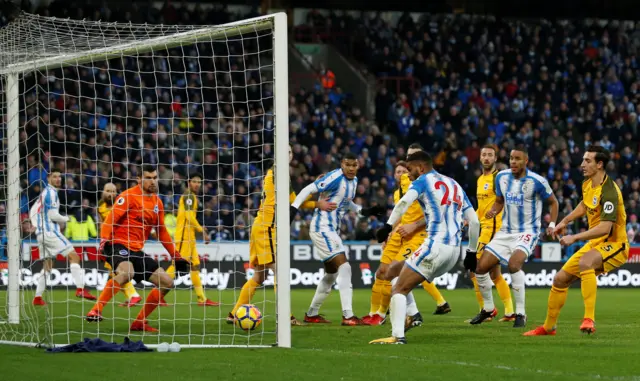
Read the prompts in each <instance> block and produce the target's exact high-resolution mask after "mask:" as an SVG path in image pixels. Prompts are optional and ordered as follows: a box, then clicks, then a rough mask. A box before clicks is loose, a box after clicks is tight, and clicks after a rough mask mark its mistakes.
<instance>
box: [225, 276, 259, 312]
mask: <svg viewBox="0 0 640 381" xmlns="http://www.w3.org/2000/svg"><path fill="white" fill-rule="evenodd" d="M258 287H260V285H259V284H258V282H256V281H255V280H253V278H251V279H249V280H248V281H247V282H246V283H245V284H244V285H243V286H242V290H240V296H238V301H237V302H236V305H235V306H234V307H233V309H232V310H231V314H232V315H234V316H235V314H236V311H237V310H238V308H240V306H241V305H243V304H249V303H250V302H251V298H253V295H255V294H256V289H257V288H258Z"/></svg>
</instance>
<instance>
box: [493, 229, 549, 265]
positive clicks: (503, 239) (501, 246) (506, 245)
mask: <svg viewBox="0 0 640 381" xmlns="http://www.w3.org/2000/svg"><path fill="white" fill-rule="evenodd" d="M537 244H538V236H537V235H535V234H532V233H505V232H498V233H496V235H495V237H493V239H492V240H491V242H489V244H488V245H487V246H485V247H484V250H485V252H487V253H491V254H493V255H495V256H496V257H497V258H498V259H499V260H500V263H502V264H503V265H507V264H509V259H510V258H511V255H512V254H513V252H514V251H516V250H522V251H524V253H525V254H527V259H528V258H529V257H530V256H531V254H533V250H534V249H535V248H536V245H537Z"/></svg>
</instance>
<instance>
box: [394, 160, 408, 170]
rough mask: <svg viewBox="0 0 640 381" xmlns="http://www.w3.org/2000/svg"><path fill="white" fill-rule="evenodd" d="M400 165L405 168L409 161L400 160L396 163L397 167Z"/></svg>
mask: <svg viewBox="0 0 640 381" xmlns="http://www.w3.org/2000/svg"><path fill="white" fill-rule="evenodd" d="M398 167H405V168H407V162H406V161H404V160H400V161H398V162H397V163H396V168H398Z"/></svg>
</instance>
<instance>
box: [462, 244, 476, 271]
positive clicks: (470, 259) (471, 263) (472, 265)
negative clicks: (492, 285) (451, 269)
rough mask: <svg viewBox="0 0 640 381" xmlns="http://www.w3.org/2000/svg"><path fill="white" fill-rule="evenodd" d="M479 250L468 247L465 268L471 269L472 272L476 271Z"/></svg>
mask: <svg viewBox="0 0 640 381" xmlns="http://www.w3.org/2000/svg"><path fill="white" fill-rule="evenodd" d="M477 253H478V252H477V251H475V250H469V249H467V255H466V256H465V257H464V268H465V269H467V270H469V271H471V272H475V271H476V267H477V266H478V257H477V256H476V255H477Z"/></svg>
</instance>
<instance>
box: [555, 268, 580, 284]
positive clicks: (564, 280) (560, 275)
mask: <svg viewBox="0 0 640 381" xmlns="http://www.w3.org/2000/svg"><path fill="white" fill-rule="evenodd" d="M573 278H575V277H574V276H573V275H571V274H569V273H568V272H566V271H564V270H560V271H558V272H557V273H556V275H555V276H554V277H553V286H554V287H557V288H567V287H569V286H570V285H571V283H572V282H573Z"/></svg>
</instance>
